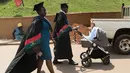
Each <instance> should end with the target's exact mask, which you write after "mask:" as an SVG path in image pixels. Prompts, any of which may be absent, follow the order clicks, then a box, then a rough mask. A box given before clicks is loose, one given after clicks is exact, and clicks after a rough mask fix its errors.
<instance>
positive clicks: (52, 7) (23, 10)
mask: <svg viewBox="0 0 130 73" xmlns="http://www.w3.org/2000/svg"><path fill="white" fill-rule="evenodd" d="M42 1H44V2H45V3H44V6H45V7H46V9H47V13H48V14H55V13H56V12H58V11H59V10H60V3H62V2H67V3H69V13H71V12H115V11H120V10H121V5H122V3H125V5H126V6H128V5H130V1H129V0H24V4H25V6H24V7H23V6H20V7H16V6H15V3H14V0H10V1H9V2H7V3H4V4H0V17H23V16H35V15H37V14H36V12H35V11H33V6H34V4H36V3H39V2H42Z"/></svg>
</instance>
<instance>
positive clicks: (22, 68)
mask: <svg viewBox="0 0 130 73" xmlns="http://www.w3.org/2000/svg"><path fill="white" fill-rule="evenodd" d="M41 26H42V25H41V21H40V20H39V19H34V20H33V22H32V24H31V25H30V26H29V28H28V30H27V32H26V34H25V35H24V37H23V39H22V41H21V43H20V46H19V48H18V50H17V53H16V56H15V58H14V59H13V60H12V62H11V63H10V65H9V66H8V68H7V70H6V71H5V73H31V72H32V71H33V70H35V69H36V68H37V58H36V53H32V54H27V53H26V52H25V51H24V43H25V41H26V40H27V39H29V38H31V37H33V36H36V35H37V34H39V33H40V32H41Z"/></svg>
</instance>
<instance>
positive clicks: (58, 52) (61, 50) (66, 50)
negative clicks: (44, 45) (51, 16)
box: [53, 12, 73, 59]
mask: <svg viewBox="0 0 130 73" xmlns="http://www.w3.org/2000/svg"><path fill="white" fill-rule="evenodd" d="M54 21H55V22H56V25H55V28H54V34H53V38H56V37H57V35H56V33H57V32H59V30H60V29H61V28H62V27H63V26H64V25H66V24H67V22H68V20H67V16H66V14H64V13H63V12H59V13H57V14H56V17H55V20H54ZM55 40H56V44H55V47H54V55H55V58H57V59H71V58H72V57H73V54H72V49H71V42H70V36H69V33H65V34H64V36H62V37H61V38H59V39H55Z"/></svg>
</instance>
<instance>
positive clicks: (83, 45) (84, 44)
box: [81, 39, 92, 48]
mask: <svg viewBox="0 0 130 73" xmlns="http://www.w3.org/2000/svg"><path fill="white" fill-rule="evenodd" d="M81 45H82V47H83V48H88V47H92V43H90V42H89V41H87V40H84V39H81Z"/></svg>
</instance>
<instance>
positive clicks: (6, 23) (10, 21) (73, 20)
mask: <svg viewBox="0 0 130 73" xmlns="http://www.w3.org/2000/svg"><path fill="white" fill-rule="evenodd" d="M54 16H55V15H49V16H47V18H48V19H49V20H50V22H51V23H52V27H53V28H54V26H55V24H54V23H53V20H54ZM67 16H68V20H69V24H71V25H75V24H79V25H80V24H82V25H85V26H89V24H90V19H91V18H121V12H95V13H74V14H73V13H72V14H68V15H67ZM32 19H33V17H14V18H0V38H1V39H3V38H7V39H11V38H12V32H13V30H14V29H15V28H16V27H17V24H18V23H19V22H21V23H22V24H23V28H24V31H26V30H27V28H28V26H29V25H30V24H31V21H32ZM81 31H85V30H82V29H81Z"/></svg>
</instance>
